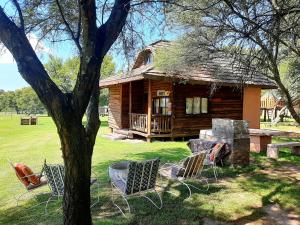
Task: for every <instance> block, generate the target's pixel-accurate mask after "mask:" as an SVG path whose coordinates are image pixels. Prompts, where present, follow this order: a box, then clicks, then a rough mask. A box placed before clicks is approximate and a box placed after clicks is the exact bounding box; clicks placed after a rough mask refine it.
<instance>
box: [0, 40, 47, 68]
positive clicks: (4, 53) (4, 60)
mask: <svg viewBox="0 0 300 225" xmlns="http://www.w3.org/2000/svg"><path fill="white" fill-rule="evenodd" d="M27 38H28V39H29V42H30V44H31V46H32V47H33V49H35V51H36V52H37V54H38V55H43V54H48V53H50V49H49V48H47V47H46V46H45V44H44V43H43V42H42V41H39V40H38V38H37V36H36V35H34V34H28V35H27ZM14 63H15V60H14V58H13V56H12V54H11V53H10V52H9V51H8V50H7V49H6V48H5V47H4V46H2V45H1V46H0V64H14Z"/></svg>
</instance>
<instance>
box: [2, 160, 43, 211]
mask: <svg viewBox="0 0 300 225" xmlns="http://www.w3.org/2000/svg"><path fill="white" fill-rule="evenodd" d="M7 161H8V163H9V165H10V166H11V167H12V169H13V170H14V172H15V173H16V175H17V171H16V168H15V167H14V165H13V163H12V161H10V160H9V159H8V160H7ZM43 174H44V171H43V169H42V170H41V172H40V173H34V174H32V175H28V176H23V177H19V176H18V175H17V177H18V179H19V180H21V179H22V178H29V177H31V176H38V177H42V176H43ZM46 185H47V184H46V183H45V184H42V185H36V186H33V188H32V189H28V188H27V187H25V185H24V184H20V186H22V187H24V188H25V189H26V192H24V193H22V194H20V195H19V196H18V197H16V195H14V198H15V199H16V202H17V206H19V202H20V200H21V198H22V197H24V196H26V195H30V194H33V192H34V191H35V190H37V189H39V188H41V187H44V186H46ZM47 193H48V192H41V194H47ZM32 196H33V197H34V198H36V196H35V195H32ZM44 203H45V202H41V203H38V204H36V205H34V206H32V207H36V206H39V205H41V204H44ZM32 207H30V208H32Z"/></svg>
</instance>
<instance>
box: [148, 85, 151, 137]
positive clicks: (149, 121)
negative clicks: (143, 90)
mask: <svg viewBox="0 0 300 225" xmlns="http://www.w3.org/2000/svg"><path fill="white" fill-rule="evenodd" d="M151 117H152V91H151V80H148V116H147V134H148V135H150V134H151Z"/></svg>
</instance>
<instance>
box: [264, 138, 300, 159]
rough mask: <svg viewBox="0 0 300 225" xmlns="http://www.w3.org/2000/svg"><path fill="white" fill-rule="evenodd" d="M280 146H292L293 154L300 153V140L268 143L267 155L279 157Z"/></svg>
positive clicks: (274, 157)
mask: <svg viewBox="0 0 300 225" xmlns="http://www.w3.org/2000/svg"><path fill="white" fill-rule="evenodd" d="M279 148H291V149H292V154H295V155H300V142H284V143H278V144H268V148H267V156H268V157H269V158H273V159H277V158H278V152H279Z"/></svg>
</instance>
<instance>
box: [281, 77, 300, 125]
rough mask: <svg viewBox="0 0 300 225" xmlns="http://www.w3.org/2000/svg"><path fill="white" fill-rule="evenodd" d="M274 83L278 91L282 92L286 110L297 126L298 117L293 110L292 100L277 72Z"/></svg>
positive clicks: (299, 120)
mask: <svg viewBox="0 0 300 225" xmlns="http://www.w3.org/2000/svg"><path fill="white" fill-rule="evenodd" d="M275 82H276V83H277V85H278V87H279V89H280V90H281V91H282V93H283V95H284V97H285V104H286V107H287V108H288V110H289V111H290V113H291V116H292V117H293V119H294V120H295V121H296V122H297V123H298V124H300V115H299V114H297V112H296V110H295V109H294V105H293V100H292V97H291V95H290V92H289V90H288V89H287V88H286V87H285V86H284V85H283V83H282V82H281V79H280V76H279V72H278V74H277V75H275Z"/></svg>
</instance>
